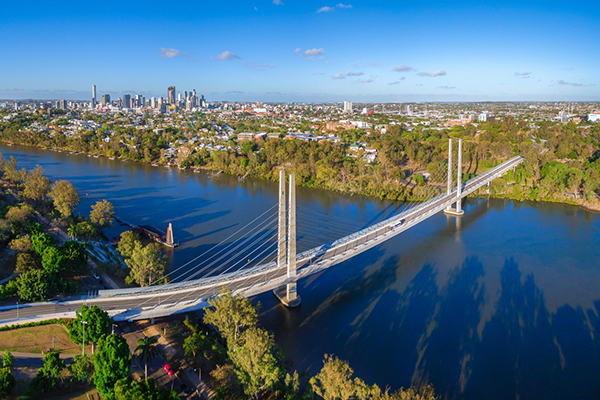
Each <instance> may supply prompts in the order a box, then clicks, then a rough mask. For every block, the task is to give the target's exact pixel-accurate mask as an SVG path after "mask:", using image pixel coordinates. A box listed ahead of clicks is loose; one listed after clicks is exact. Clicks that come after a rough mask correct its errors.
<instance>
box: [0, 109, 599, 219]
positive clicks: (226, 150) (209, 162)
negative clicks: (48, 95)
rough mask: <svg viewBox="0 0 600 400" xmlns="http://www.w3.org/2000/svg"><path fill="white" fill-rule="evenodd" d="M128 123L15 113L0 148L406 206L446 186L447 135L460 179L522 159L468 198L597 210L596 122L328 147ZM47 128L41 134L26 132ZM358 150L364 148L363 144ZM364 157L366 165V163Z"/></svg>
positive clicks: (356, 133)
mask: <svg viewBox="0 0 600 400" xmlns="http://www.w3.org/2000/svg"><path fill="white" fill-rule="evenodd" d="M75 116H76V117H78V118H80V119H81V120H90V121H95V123H96V124H97V125H99V126H101V127H100V128H96V129H91V128H90V129H80V130H79V131H76V132H73V131H72V130H71V131H67V130H66V128H65V127H67V126H68V125H69V123H70V121H72V120H70V119H69V118H73V117H75ZM131 118H132V117H129V116H127V115H126V114H118V115H117V116H108V115H103V114H95V113H90V112H86V111H81V112H74V111H73V112H70V113H69V114H65V113H64V112H63V111H59V110H51V111H49V112H48V111H46V112H44V113H42V112H39V113H36V114H33V113H32V114H30V115H28V114H18V116H17V117H14V118H12V119H11V120H10V121H9V122H4V123H0V142H2V143H5V144H9V145H21V146H29V147H36V148H41V149H45V150H52V151H61V152H73V153H77V154H86V155H88V156H90V157H95V158H98V157H107V158H109V159H111V160H116V159H121V160H128V161H134V162H142V163H145V164H148V165H152V166H168V167H173V168H179V169H188V168H190V169H194V170H204V171H207V172H208V173H212V174H214V175H218V174H220V173H226V174H229V175H234V176H238V178H239V179H240V180H243V179H245V177H247V176H251V177H255V178H260V179H266V180H271V181H273V180H276V179H277V176H278V171H279V169H281V168H285V169H286V170H287V171H288V172H290V173H295V174H296V182H297V184H298V185H301V186H304V187H308V188H320V189H325V190H331V191H336V192H339V193H344V194H349V195H364V196H368V197H376V198H379V199H388V200H397V201H405V202H406V201H422V200H424V199H426V195H427V194H429V195H431V191H432V190H431V188H432V186H435V187H437V188H438V192H441V191H443V190H445V186H446V182H445V181H443V178H436V177H443V176H444V171H445V170H446V169H447V162H446V160H447V155H448V139H449V138H456V139H458V138H460V139H463V181H466V180H468V179H470V178H472V177H474V176H476V175H477V174H479V173H481V172H484V171H486V170H488V169H490V168H493V167H494V166H496V165H498V164H499V163H501V162H503V161H504V160H506V159H508V158H510V157H512V156H514V155H517V154H521V155H523V156H524V157H525V161H524V162H523V164H521V165H519V166H518V167H517V168H516V169H515V170H514V171H509V172H508V173H507V174H506V175H505V176H503V177H502V178H499V179H496V180H495V181H493V182H492V184H491V186H490V187H489V188H482V189H480V190H479V191H478V192H476V193H474V196H478V197H486V196H489V197H493V198H508V199H513V200H531V201H548V202H559V203H565V204H571V205H578V206H581V207H584V208H586V209H589V210H593V211H600V196H599V194H598V189H599V187H600V124H589V123H585V122H581V123H579V124H575V123H573V122H569V123H566V124H563V123H559V122H550V121H540V122H536V123H532V122H528V121H526V120H524V119H522V118H521V119H520V118H513V117H509V116H505V117H502V118H497V119H496V120H494V121H490V122H483V123H480V124H478V126H474V125H473V124H467V125H464V126H454V127H451V128H450V127H447V128H443V129H441V128H436V129H432V128H430V127H429V126H426V125H421V124H419V125H416V126H410V125H408V124H402V123H396V124H390V125H387V126H386V129H385V131H383V130H381V129H379V130H377V129H372V130H371V129H368V130H367V129H351V130H343V129H338V130H336V131H335V134H336V135H337V136H338V137H339V138H340V139H341V141H340V142H337V143H334V142H333V141H330V140H323V141H318V142H317V141H309V142H306V141H302V140H299V139H290V138H289V137H284V133H280V135H279V137H277V138H266V139H252V140H248V139H243V140H237V139H234V138H231V137H230V138H229V139H227V140H224V139H221V138H220V137H219V135H216V133H215V131H214V129H213V128H211V126H214V124H213V123H212V122H211V121H210V120H209V118H210V117H209V116H207V115H205V114H202V113H196V114H194V115H193V116H190V117H187V118H188V119H189V121H187V122H189V125H188V126H187V127H186V128H185V129H178V128H169V127H167V128H165V129H160V131H161V132H160V133H156V132H155V131H157V129H151V128H149V127H148V125H141V123H142V122H143V123H145V124H148V121H149V120H150V118H152V120H150V121H151V122H152V126H165V125H167V126H168V123H169V122H172V119H173V118H176V117H173V116H169V115H153V114H145V115H142V116H141V117H140V116H138V117H136V118H137V120H139V119H140V118H142V121H138V123H137V125H136V124H135V123H129V124H127V125H125V124H124V122H132V121H130V119H131ZM177 118H182V117H179V116H177ZM377 118H380V119H381V118H384V117H382V116H378V117H377ZM137 120H136V121H137ZM388 122H389V121H388ZM49 123H51V124H50V125H49V126H51V128H50V129H45V130H42V131H35V130H34V129H32V128H31V127H32V126H34V125H36V124H37V126H40V124H49ZM251 123H254V124H256V121H244V120H240V121H239V122H238V123H237V124H236V125H235V132H242V131H244V130H251V129H252V128H256V127H254V126H253V125H252V124H251ZM207 127H208V129H207ZM330 134H332V133H330ZM234 135H235V134H234ZM367 144H368V145H369V146H370V147H365V145H367ZM367 149H369V150H368V152H371V154H367ZM374 154H375V155H376V157H375V158H374V159H373V157H371V158H368V157H366V156H369V155H370V156H373V155H374ZM427 174H430V175H427ZM426 176H427V178H426ZM436 179H437V180H436ZM434 192H435V190H434Z"/></svg>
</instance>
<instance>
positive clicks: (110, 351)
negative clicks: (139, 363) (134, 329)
mask: <svg viewBox="0 0 600 400" xmlns="http://www.w3.org/2000/svg"><path fill="white" fill-rule="evenodd" d="M129 354H130V353H129V346H128V345H127V341H126V340H125V338H123V337H122V336H117V335H107V336H105V337H103V338H102V339H100V341H99V342H98V352H97V353H96V354H95V355H94V384H95V385H96V388H97V389H98V392H100V394H101V395H102V398H105V399H108V400H114V399H115V395H114V388H115V384H116V383H117V381H119V380H121V379H123V378H127V376H128V375H129V367H130V363H131V360H130V358H129Z"/></svg>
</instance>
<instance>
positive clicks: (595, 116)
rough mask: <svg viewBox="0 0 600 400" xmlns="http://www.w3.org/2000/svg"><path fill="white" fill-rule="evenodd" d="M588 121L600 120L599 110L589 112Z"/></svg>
mask: <svg viewBox="0 0 600 400" xmlns="http://www.w3.org/2000/svg"><path fill="white" fill-rule="evenodd" d="M588 121H590V122H598V121H600V112H599V111H595V112H593V113H591V114H588Z"/></svg>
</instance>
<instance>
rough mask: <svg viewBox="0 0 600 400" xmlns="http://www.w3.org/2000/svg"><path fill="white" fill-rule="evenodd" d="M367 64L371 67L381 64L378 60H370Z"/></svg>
mask: <svg viewBox="0 0 600 400" xmlns="http://www.w3.org/2000/svg"><path fill="white" fill-rule="evenodd" d="M369 65H370V66H371V67H380V66H381V63H380V62H377V61H371V62H370V63H369Z"/></svg>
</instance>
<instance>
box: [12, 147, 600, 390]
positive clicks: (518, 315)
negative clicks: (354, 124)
mask: <svg viewBox="0 0 600 400" xmlns="http://www.w3.org/2000/svg"><path fill="white" fill-rule="evenodd" d="M0 150H1V151H2V152H3V153H4V154H5V155H7V156H8V155H10V154H15V155H16V156H17V157H18V158H19V161H20V163H19V166H25V167H27V168H31V167H34V166H35V164H36V163H39V164H42V165H43V166H44V168H45V169H46V171H47V173H48V175H49V176H50V177H51V178H52V179H57V178H63V179H69V180H70V181H72V182H73V184H74V185H75V186H76V187H77V189H78V190H79V191H80V193H81V195H82V203H81V205H80V206H79V208H78V209H79V210H80V211H81V212H83V213H88V212H89V208H90V206H91V204H93V203H94V202H95V201H97V200H99V199H102V198H107V199H108V200H110V201H111V202H113V204H114V205H115V209H116V212H117V214H118V215H119V216H120V217H122V218H124V219H125V220H129V221H131V222H134V223H138V224H141V223H147V224H151V225H154V226H157V227H163V229H164V227H166V225H167V224H168V223H169V222H172V223H173V224H174V227H175V236H176V238H177V240H178V241H180V242H181V244H182V246H181V247H179V248H177V249H176V250H174V251H172V250H170V257H171V260H172V264H173V267H174V268H176V267H177V266H181V265H183V264H184V263H186V262H187V261H189V260H191V259H192V258H194V257H195V256H197V255H198V254H200V253H202V252H204V251H205V250H206V249H208V248H210V247H211V246H213V245H214V244H215V243H218V242H220V241H221V240H223V239H225V238H226V237H228V236H229V235H231V234H232V233H233V232H234V231H235V230H237V229H239V228H240V227H242V226H244V225H245V224H247V223H248V222H250V221H252V219H253V218H255V217H256V216H258V215H259V214H261V213H262V212H264V211H266V210H267V209H269V208H270V207H271V206H272V205H273V204H275V202H276V196H277V186H276V184H275V183H273V182H266V181H261V180H253V179H247V180H246V181H244V182H238V181H237V179H236V178H235V177H228V176H225V175H220V176H219V177H211V176H209V175H207V174H194V173H192V172H190V171H184V172H181V171H178V170H174V169H165V168H153V167H150V166H146V165H141V164H136V163H126V162H119V161H110V160H106V159H102V158H100V159H94V158H88V157H85V156H73V155H66V154H65V153H51V152H45V151H39V150H34V149H27V148H22V147H16V146H14V147H3V146H0ZM297 194H298V205H299V208H298V230H299V231H298V237H299V238H300V239H301V240H302V241H301V243H299V248H300V250H302V249H304V248H308V247H310V246H311V245H314V244H320V243H323V242H324V241H327V240H331V239H334V238H337V237H339V236H343V235H345V234H348V233H350V232H353V231H355V230H356V229H359V228H361V227H364V226H367V225H369V224H371V223H373V222H375V221H379V220H382V219H384V218H386V217H387V216H389V215H392V214H394V213H395V212H397V211H398V209H399V208H401V207H402V205H401V204H398V203H393V202H385V201H383V202H382V201H378V200H373V199H366V198H363V197H348V196H343V195H340V194H337V193H332V192H326V191H321V190H309V189H304V188H298V193H297ZM465 210H466V214H465V216H464V217H461V218H460V220H457V219H456V218H453V217H447V216H445V215H443V214H438V215H436V216H434V217H432V218H430V219H428V220H427V221H425V222H423V223H421V224H420V225H418V226H416V227H414V228H412V229H411V230H410V231H408V232H406V233H403V234H402V235H399V236H398V237H396V238H394V239H392V240H390V241H388V242H386V243H384V244H382V245H380V246H378V247H376V248H374V249H371V250H369V251H367V252H365V253H362V254H360V255H359V256H357V257H355V258H353V259H352V260H348V261H346V262H344V263H342V264H340V265H338V266H335V267H334V268H331V269H329V270H327V271H324V272H322V273H320V274H318V275H315V276H312V277H310V278H307V279H305V280H303V281H300V282H299V285H298V287H299V293H300V295H301V296H302V301H303V303H302V305H301V306H300V307H299V308H297V309H293V310H288V309H285V308H284V307H282V306H281V305H280V304H279V303H278V302H277V301H276V300H275V298H274V296H273V295H272V294H270V293H265V294H263V295H260V296H257V298H256V300H259V301H260V302H261V303H262V304H263V307H262V312H261V316H260V319H261V323H262V324H263V325H264V326H265V327H266V328H268V329H270V330H272V331H274V332H275V336H276V338H277V341H278V343H280V345H281V346H282V347H283V348H284V350H285V352H286V354H287V355H288V356H289V357H290V358H291V359H292V361H293V363H294V365H295V367H296V368H297V369H299V370H306V369H308V370H311V372H313V373H315V372H316V371H317V370H318V369H320V367H321V362H322V359H323V354H324V353H333V354H336V355H338V356H339V357H341V358H343V359H346V360H348V361H349V362H350V364H351V365H352V367H353V368H354V370H355V372H356V374H357V375H358V376H360V377H362V378H364V379H365V380H366V381H368V382H370V383H374V382H376V383H378V384H379V385H380V386H383V387H385V386H388V385H389V386H391V387H392V388H398V387H400V386H408V385H411V384H420V383H424V382H431V383H433V384H434V386H435V387H436V389H437V391H438V392H439V393H441V394H443V395H444V398H449V399H452V398H459V399H460V398H467V399H484V398H485V399H515V398H520V399H538V398H543V399H563V398H598V397H600V379H599V377H600V343H599V341H600V317H599V313H600V292H599V291H598V288H599V287H600V246H598V243H600V217H599V215H598V214H593V213H590V212H586V211H584V210H581V209H578V208H575V207H570V206H563V205H556V204H535V203H519V202H512V201H503V200H489V201H488V200H468V201H467V202H466V204H465ZM111 232H112V234H117V233H118V229H113V230H112V231H111ZM111 232H109V233H111ZM192 265H193V264H192ZM190 273H191V272H190Z"/></svg>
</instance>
